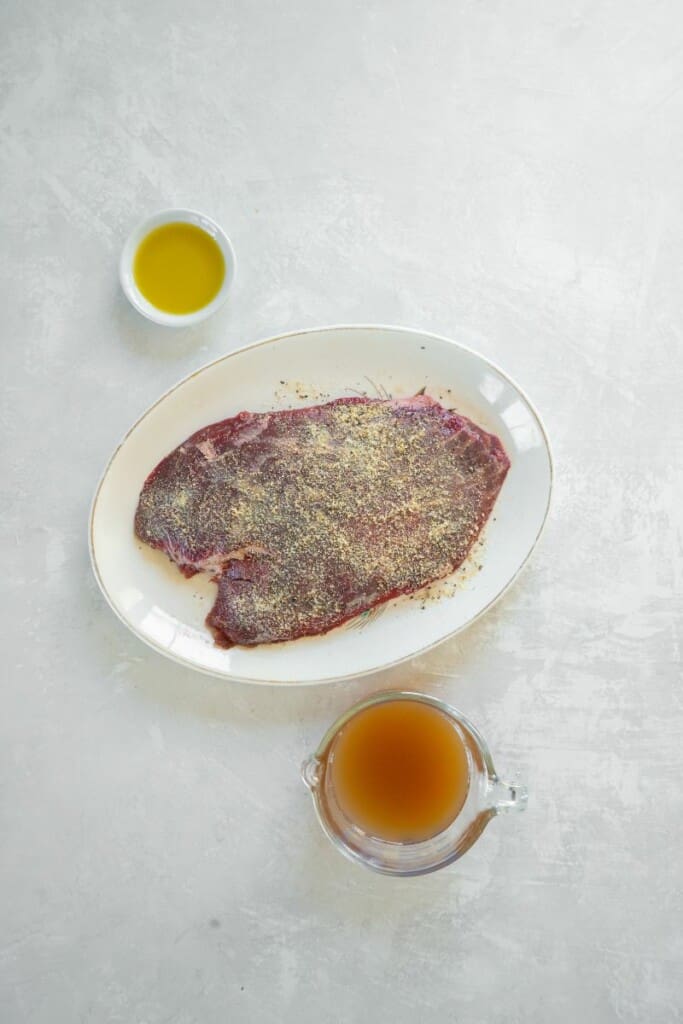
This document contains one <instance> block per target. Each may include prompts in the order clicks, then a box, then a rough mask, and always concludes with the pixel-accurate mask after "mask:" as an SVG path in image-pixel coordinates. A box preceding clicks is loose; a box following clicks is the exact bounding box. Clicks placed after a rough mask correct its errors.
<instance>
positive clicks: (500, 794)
mask: <svg viewBox="0 0 683 1024" xmlns="http://www.w3.org/2000/svg"><path fill="white" fill-rule="evenodd" d="M396 700H400V701H406V700H409V701H419V702H421V703H423V704H428V705H430V706H431V707H433V708H436V709H437V710H438V711H440V712H441V713H442V714H444V715H445V716H446V717H447V718H448V719H449V720H450V722H451V724H452V725H453V728H454V729H455V730H456V731H457V733H458V735H459V737H460V739H461V741H462V743H463V745H464V747H465V749H466V752H467V759H468V764H469V788H468V791H467V795H466V798H465V802H464V804H463V806H462V807H461V809H460V811H459V812H458V813H457V815H456V817H455V818H454V819H453V821H452V822H451V823H450V824H449V825H448V826H447V827H446V828H445V829H444V830H443V831H441V832H439V833H438V834H437V835H434V836H431V837H430V838H428V839H425V840H422V841H418V842H390V841H388V840H384V839H382V838H380V837H378V836H374V835H370V834H369V833H367V832H365V831H363V829H362V828H360V827H359V826H358V825H357V824H356V823H355V822H353V821H350V820H349V819H348V818H347V816H346V815H345V813H344V811H343V809H342V808H341V807H340V805H339V802H338V800H337V799H336V794H335V791H334V785H333V781H332V773H331V771H329V770H328V769H329V767H330V761H331V760H333V758H334V746H335V739H336V738H337V736H338V735H339V734H340V732H341V730H342V729H343V728H344V726H345V725H346V724H347V722H349V721H350V720H351V718H353V717H354V716H355V715H357V714H359V713H360V712H362V711H364V710H366V709H367V708H370V707H373V706H375V705H377V704H380V703H385V702H388V701H396ZM301 777H302V779H303V781H304V783H305V785H306V786H307V788H308V789H309V790H310V792H311V796H312V797H313V803H314V805H315V810H316V814H317V817H318V821H319V822H320V825H321V827H322V829H323V831H324V832H325V834H326V835H327V837H328V838H329V839H330V841H331V842H332V843H333V844H334V846H336V847H337V849H338V850H339V851H340V852H341V853H343V854H344V855H345V856H346V857H348V858H350V859H351V860H353V861H355V862H356V863H360V864H363V865H365V866H366V867H369V868H372V869H373V870H374V871H379V872H381V873H383V874H391V875H403V876H410V875H421V874H426V873H427V872H430V871H436V870H437V869H438V868H441V867H445V866H446V865H447V864H450V863H452V862H453V861H455V860H457V859H458V858H459V857H462V855H463V854H464V853H466V852H467V850H469V849H470V847H471V846H472V845H473V844H474V843H475V842H476V840H477V839H478V838H479V836H480V835H481V833H482V832H483V831H484V829H485V828H486V826H487V825H488V823H489V822H490V821H491V819H492V818H494V817H496V816H497V815H498V814H507V813H509V812H510V811H523V810H524V809H525V807H526V804H527V790H526V787H525V786H523V785H520V784H519V783H517V782H507V781H503V780H502V779H500V778H499V777H498V774H497V772H496V770H495V767H494V765H493V759H492V757H491V753H490V751H489V749H488V747H487V745H486V743H485V741H484V739H483V737H482V736H481V735H480V733H479V732H478V730H477V729H476V728H475V727H474V726H473V725H472V723H471V722H469V721H468V720H467V719H466V718H465V716H464V715H462V714H461V713H460V712H459V711H457V710H456V709H455V708H453V707H451V706H450V705H449V704H446V703H444V702H443V701H440V700H438V699H437V698H436V697H431V696H429V695H427V694H422V693H415V692H412V691H385V692H382V693H379V694H376V695H375V696H374V697H370V698H369V699H368V700H365V701H362V702H361V703H360V704H356V705H355V706H354V707H352V708H350V709H349V711H347V712H346V713H345V714H344V715H342V716H341V717H340V718H339V719H337V721H336V722H335V723H334V724H333V725H332V726H331V727H330V729H328V731H327V733H326V734H325V736H324V737H323V739H322V740H321V742H320V744H319V746H318V749H317V750H316V751H315V753H314V754H312V755H311V756H310V757H308V758H307V759H306V760H305V761H304V763H303V765H302V768H301Z"/></svg>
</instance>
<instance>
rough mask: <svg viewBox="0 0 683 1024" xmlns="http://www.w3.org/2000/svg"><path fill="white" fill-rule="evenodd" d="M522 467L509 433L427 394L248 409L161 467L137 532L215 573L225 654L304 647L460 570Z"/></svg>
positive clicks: (179, 559) (147, 489) (144, 496)
mask: <svg viewBox="0 0 683 1024" xmlns="http://www.w3.org/2000/svg"><path fill="white" fill-rule="evenodd" d="M508 467H509V462H508V458H507V456H506V454H505V451H504V449H503V446H502V445H501V443H500V441H499V440H498V438H497V437H494V436H493V435H492V434H488V433H486V432H485V431H483V430H481V429H480V428H479V427H477V426H475V424H474V423H472V422H471V421H470V420H468V419H466V418H465V417H464V416H459V415H457V414H455V413H452V412H448V411H447V410H446V409H444V408H443V407H442V406H441V405H439V403H438V402H436V401H434V400H433V399H431V398H429V397H428V396H426V395H420V396H417V397H415V398H410V399H399V400H393V401H384V400H379V399H368V398H343V399H337V400H336V401H333V402H329V403H327V404H325V405H318V406H311V407H309V408H306V409H294V410H289V411H283V412H271V413H248V412H242V413H240V414H239V415H238V416H233V417H232V418H231V419H227V420H223V421H222V422H221V423H214V424H212V425H211V426H208V427H204V428H203V429H202V430H199V431H197V433H196V434H193V435H192V437H190V438H188V439H187V441H185V442H183V444H181V445H180V446H179V447H178V448H176V449H175V451H173V452H171V454H170V455H168V456H167V457H166V458H165V459H164V460H163V461H162V462H160V463H159V465H158V466H157V467H156V469H155V470H153V472H152V473H151V474H150V475H149V477H148V478H147V481H146V482H145V485H144V487H143V489H142V493H141V495H140V500H139V504H138V508H137V512H136V515H135V532H136V534H137V536H138V537H139V538H140V540H142V541H144V542H145V543H146V544H149V545H151V546H152V547H154V548H159V549H161V550H162V551H165V552H166V554H167V555H168V556H169V558H171V559H172V560H173V561H174V562H175V563H176V564H177V565H178V567H179V569H180V570H181V572H183V573H184V574H185V575H186V576H192V575H193V574H194V573H195V572H200V571H206V572H210V573H211V574H212V576H213V577H214V579H215V580H216V582H217V584H218V596H217V598H216V603H215V605H214V607H213V609H212V610H211V612H210V613H209V616H208V618H207V622H208V624H209V626H211V628H212V629H213V631H214V634H215V636H216V639H217V641H218V642H219V643H222V644H224V645H227V646H230V645H232V644H247V645H252V644H261V643H272V642H274V641H278V640H293V639H295V638H296V637H300V636H305V635H312V634H317V633H325V632H327V630H329V629H332V628H333V627H334V626H338V625H339V624H340V623H342V622H344V621H345V620H346V619H349V618H351V617H353V616H354V615H358V614H359V613H360V612H362V611H365V610H367V609H369V608H372V607H373V606H374V605H376V604H379V603H380V602H382V601H387V600H388V599H389V598H392V597H395V596H397V595H398V594H405V593H410V592H412V591H414V590H417V589H419V588H420V587H422V586H424V585H425V584H426V583H429V582H430V581H432V580H435V579H438V578H440V577H442V576H446V575H448V574H449V573H451V572H452V571H453V570H454V569H456V568H457V567H458V566H459V565H460V564H461V562H463V561H464V559H465V558H466V556H467V554H468V552H469V550H470V548H471V547H472V544H473V543H474V541H475V540H476V538H477V536H478V534H479V532H480V530H481V528H482V527H483V525H484V523H485V522H486V520H487V518H488V516H489V513H490V512H491V509H492V507H493V504H494V502H495V500H496V497H497V495H498V492H499V490H500V488H501V486H502V484H503V481H504V479H505V475H506V473H507V471H508Z"/></svg>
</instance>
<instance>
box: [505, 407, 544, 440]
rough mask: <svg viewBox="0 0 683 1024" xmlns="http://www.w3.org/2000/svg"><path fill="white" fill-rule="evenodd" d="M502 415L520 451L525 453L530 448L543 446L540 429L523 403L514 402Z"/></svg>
mask: <svg viewBox="0 0 683 1024" xmlns="http://www.w3.org/2000/svg"><path fill="white" fill-rule="evenodd" d="M500 415H501V419H502V420H503V423H504V424H505V426H506V427H507V428H508V430H509V431H510V433H511V434H512V437H513V439H514V442H515V447H516V448H517V450H518V451H520V452H525V451H528V450H529V449H530V448H537V447H538V446H539V444H541V435H540V433H539V430H538V427H537V426H536V424H535V423H534V421H533V420H532V419H531V417H530V415H529V410H528V409H527V407H526V406H525V405H524V403H523V402H520V401H516V402H513V403H512V404H511V405H509V406H508V407H507V409H503V411H502V412H501V414H500Z"/></svg>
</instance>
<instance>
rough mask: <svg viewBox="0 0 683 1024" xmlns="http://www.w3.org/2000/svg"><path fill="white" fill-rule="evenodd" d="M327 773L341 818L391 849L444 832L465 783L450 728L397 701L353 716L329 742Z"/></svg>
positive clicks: (459, 744) (423, 707) (426, 709)
mask: <svg viewBox="0 0 683 1024" xmlns="http://www.w3.org/2000/svg"><path fill="white" fill-rule="evenodd" d="M329 771H330V772H331V773H332V774H331V781H332V785H333V787H334V793H335V796H336V798H337V801H338V803H339V806H340V807H341V809H342V811H343V813H344V814H345V815H346V817H347V818H348V819H349V820H350V821H352V822H353V823H354V824H356V825H359V826H360V827H361V828H362V829H363V831H364V832H367V833H369V834H370V835H373V836H377V837H378V838H380V839H386V840H390V841H392V842H419V841H420V840H423V839H428V838H430V837H431V836H434V835H436V834H437V833H438V832H441V831H442V830H443V829H445V828H446V827H447V826H448V825H449V824H450V823H451V822H452V821H453V819H454V818H455V817H456V815H457V814H458V812H459V811H460V809H461V807H462V806H463V804H464V802H465V799H466V797H467V792H468V789H469V781H470V780H469V762H468V758H467V751H466V749H465V746H464V743H463V740H462V739H461V737H460V734H459V732H458V731H457V730H456V727H455V725H454V723H453V721H452V720H451V719H450V718H449V717H448V716H447V715H446V714H444V713H443V712H442V711H439V710H438V708H434V707H431V706H430V705H429V704H423V703H420V702H419V701H415V700H407V699H402V698H397V699H396V700H392V701H387V702H386V703H385V704H375V705H374V706H372V707H369V708H366V709H365V710H364V711H360V712H358V714H356V715H354V717H353V718H352V719H350V721H348V722H347V723H346V725H344V726H343V727H342V729H341V731H340V732H339V733H338V735H337V737H336V738H335V740H334V741H333V744H332V748H331V750H330V759H329Z"/></svg>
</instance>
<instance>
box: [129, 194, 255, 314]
mask: <svg viewBox="0 0 683 1024" xmlns="http://www.w3.org/2000/svg"><path fill="white" fill-rule="evenodd" d="M175 223H182V224H194V225H195V227H198V228H201V229H202V231H205V232H206V233H207V235H210V236H211V238H213V240H214V242H216V244H217V245H218V247H219V249H220V250H221V252H222V254H223V259H224V261H225V277H224V278H223V283H222V284H221V286H220V288H219V290H218V294H217V295H216V296H215V298H213V299H212V300H211V302H209V303H207V305H206V306H202V308H201V309H198V310H196V311H195V312H194V313H183V314H178V313H165V312H164V311H163V310H161V309H157V307H156V306H153V305H152V303H151V302H148V301H147V299H146V298H145V296H144V295H143V294H142V292H141V291H140V289H139V288H138V286H137V283H136V281H135V276H134V274H133V262H134V260H135V253H136V251H137V248H138V246H139V245H140V242H141V241H142V240H143V238H146V236H147V235H148V234H149V233H150V231H154V229H155V228H160V227H162V225H164V224H175ZM119 279H120V281H121V287H122V288H123V291H124V294H125V296H126V298H127V299H128V301H129V302H130V304H131V306H133V308H134V309H137V311H138V313H142V315H143V316H146V317H147V319H148V320H153V321H154V323H156V324H161V325H162V326H163V327H192V325H193V324H198V323H200V322H201V321H202V320H206V318H207V317H209V316H211V315H212V313H215V312H216V310H217V309H220V307H221V306H222V305H223V303H224V302H225V300H226V298H227V296H228V291H229V289H230V285H231V284H232V282H233V281H234V279H235V251H234V249H233V247H232V244H231V242H230V239H229V238H228V236H227V235H226V233H225V231H223V228H221V227H220V225H218V224H217V223H216V221H215V220H212V219H211V217H207V216H206V214H204V213H199V212H198V211H197V210H184V209H176V210H162V211H161V212H160V213H155V214H154V215H153V216H152V217H148V218H147V219H146V220H143V221H142V222H141V223H140V224H138V226H137V227H136V228H135V229H134V230H133V231H132V232H131V233H130V235H129V236H128V238H127V239H126V244H125V245H124V247H123V251H122V253H121V259H120V262H119Z"/></svg>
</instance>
